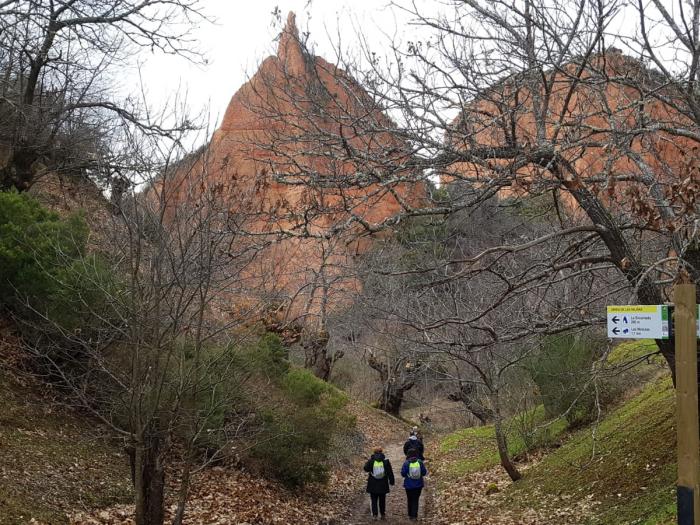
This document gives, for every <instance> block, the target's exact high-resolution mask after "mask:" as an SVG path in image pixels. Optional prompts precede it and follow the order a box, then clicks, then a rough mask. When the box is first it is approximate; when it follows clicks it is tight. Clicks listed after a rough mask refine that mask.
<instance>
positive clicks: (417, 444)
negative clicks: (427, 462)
mask: <svg viewBox="0 0 700 525" xmlns="http://www.w3.org/2000/svg"><path fill="white" fill-rule="evenodd" d="M411 449H414V450H415V451H416V452H417V453H418V458H419V459H421V460H424V459H425V457H424V456H423V454H424V452H425V447H424V446H423V442H422V441H421V440H420V439H418V428H417V427H413V430H411V435H410V436H408V439H407V440H406V443H404V444H403V453H404V456H406V457H408V451H409V450H411Z"/></svg>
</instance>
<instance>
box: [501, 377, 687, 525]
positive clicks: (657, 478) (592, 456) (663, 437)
mask: <svg viewBox="0 0 700 525" xmlns="http://www.w3.org/2000/svg"><path fill="white" fill-rule="evenodd" d="M674 400H675V393H674V391H673V388H672V385H671V381H670V379H668V378H664V379H658V380H656V381H654V382H652V383H650V384H649V385H647V386H646V387H645V388H644V389H643V390H642V392H641V393H640V394H638V395H637V396H635V397H634V398H632V399H631V400H630V401H629V402H627V403H625V404H624V405H622V406H620V407H619V408H617V409H616V410H613V411H612V412H611V413H610V414H608V415H607V416H606V417H605V418H604V419H603V420H602V421H601V422H600V424H599V425H598V426H597V427H591V428H585V429H582V430H580V431H577V432H575V433H573V434H572V435H571V436H570V438H569V439H568V440H567V441H566V442H565V444H564V445H563V446H562V447H561V448H559V449H557V450H555V451H554V452H552V453H551V454H549V455H547V456H546V457H545V458H544V459H543V460H542V461H541V462H540V463H539V464H537V465H535V466H533V467H532V468H531V469H529V470H528V471H527V475H526V477H525V478H524V479H523V480H522V481H521V482H519V483H516V484H514V485H512V486H511V488H510V489H509V490H508V495H507V501H508V502H509V504H508V505H509V507H510V508H512V509H517V508H519V507H523V506H528V507H535V508H536V507H538V506H543V507H544V506H551V504H552V501H558V500H559V501H565V502H571V501H582V500H584V499H585V498H586V497H591V499H592V500H593V501H596V502H598V505H597V507H596V509H597V510H596V512H595V513H594V514H595V518H592V519H590V520H589V521H588V523H595V524H605V525H622V524H648V525H651V524H662V523H672V522H673V518H674V516H675V503H674V501H675V499H674V498H675V471H676V469H675V454H676V448H675V443H676V441H675V413H674V410H675V408H674V407H675V402H674ZM593 430H595V432H593ZM544 495H546V497H545V496H544Z"/></svg>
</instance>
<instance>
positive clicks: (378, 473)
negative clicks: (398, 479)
mask: <svg viewBox="0 0 700 525" xmlns="http://www.w3.org/2000/svg"><path fill="white" fill-rule="evenodd" d="M372 477H373V478H374V479H382V478H384V462H383V461H375V462H374V465H372Z"/></svg>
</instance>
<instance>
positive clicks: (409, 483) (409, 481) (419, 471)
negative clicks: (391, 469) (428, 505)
mask: <svg viewBox="0 0 700 525" xmlns="http://www.w3.org/2000/svg"><path fill="white" fill-rule="evenodd" d="M407 452H408V453H407V454H406V455H407V456H408V457H407V459H406V461H404V464H403V466H402V467H401V476H402V477H403V488H405V489H406V502H407V504H408V519H409V520H417V519H418V503H419V501H420V494H421V492H422V491H423V486H424V485H425V483H424V482H423V478H424V477H425V476H427V475H428V470H427V469H426V468H425V465H424V464H423V460H422V459H420V458H419V457H418V451H417V450H415V449H410V450H408V451H407Z"/></svg>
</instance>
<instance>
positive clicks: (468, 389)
mask: <svg viewBox="0 0 700 525" xmlns="http://www.w3.org/2000/svg"><path fill="white" fill-rule="evenodd" d="M447 398H448V399H449V400H450V401H460V402H462V403H464V406H465V407H466V408H467V410H468V411H469V412H470V413H471V414H473V415H474V417H475V418H477V419H478V420H479V422H480V423H481V424H482V425H485V424H487V423H490V422H491V421H493V419H494V415H493V410H491V409H490V408H489V407H487V406H484V405H483V404H481V403H480V402H479V400H478V398H477V392H476V385H474V383H470V382H460V384H459V390H458V391H457V392H453V393H452V394H450V395H448V396H447Z"/></svg>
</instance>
